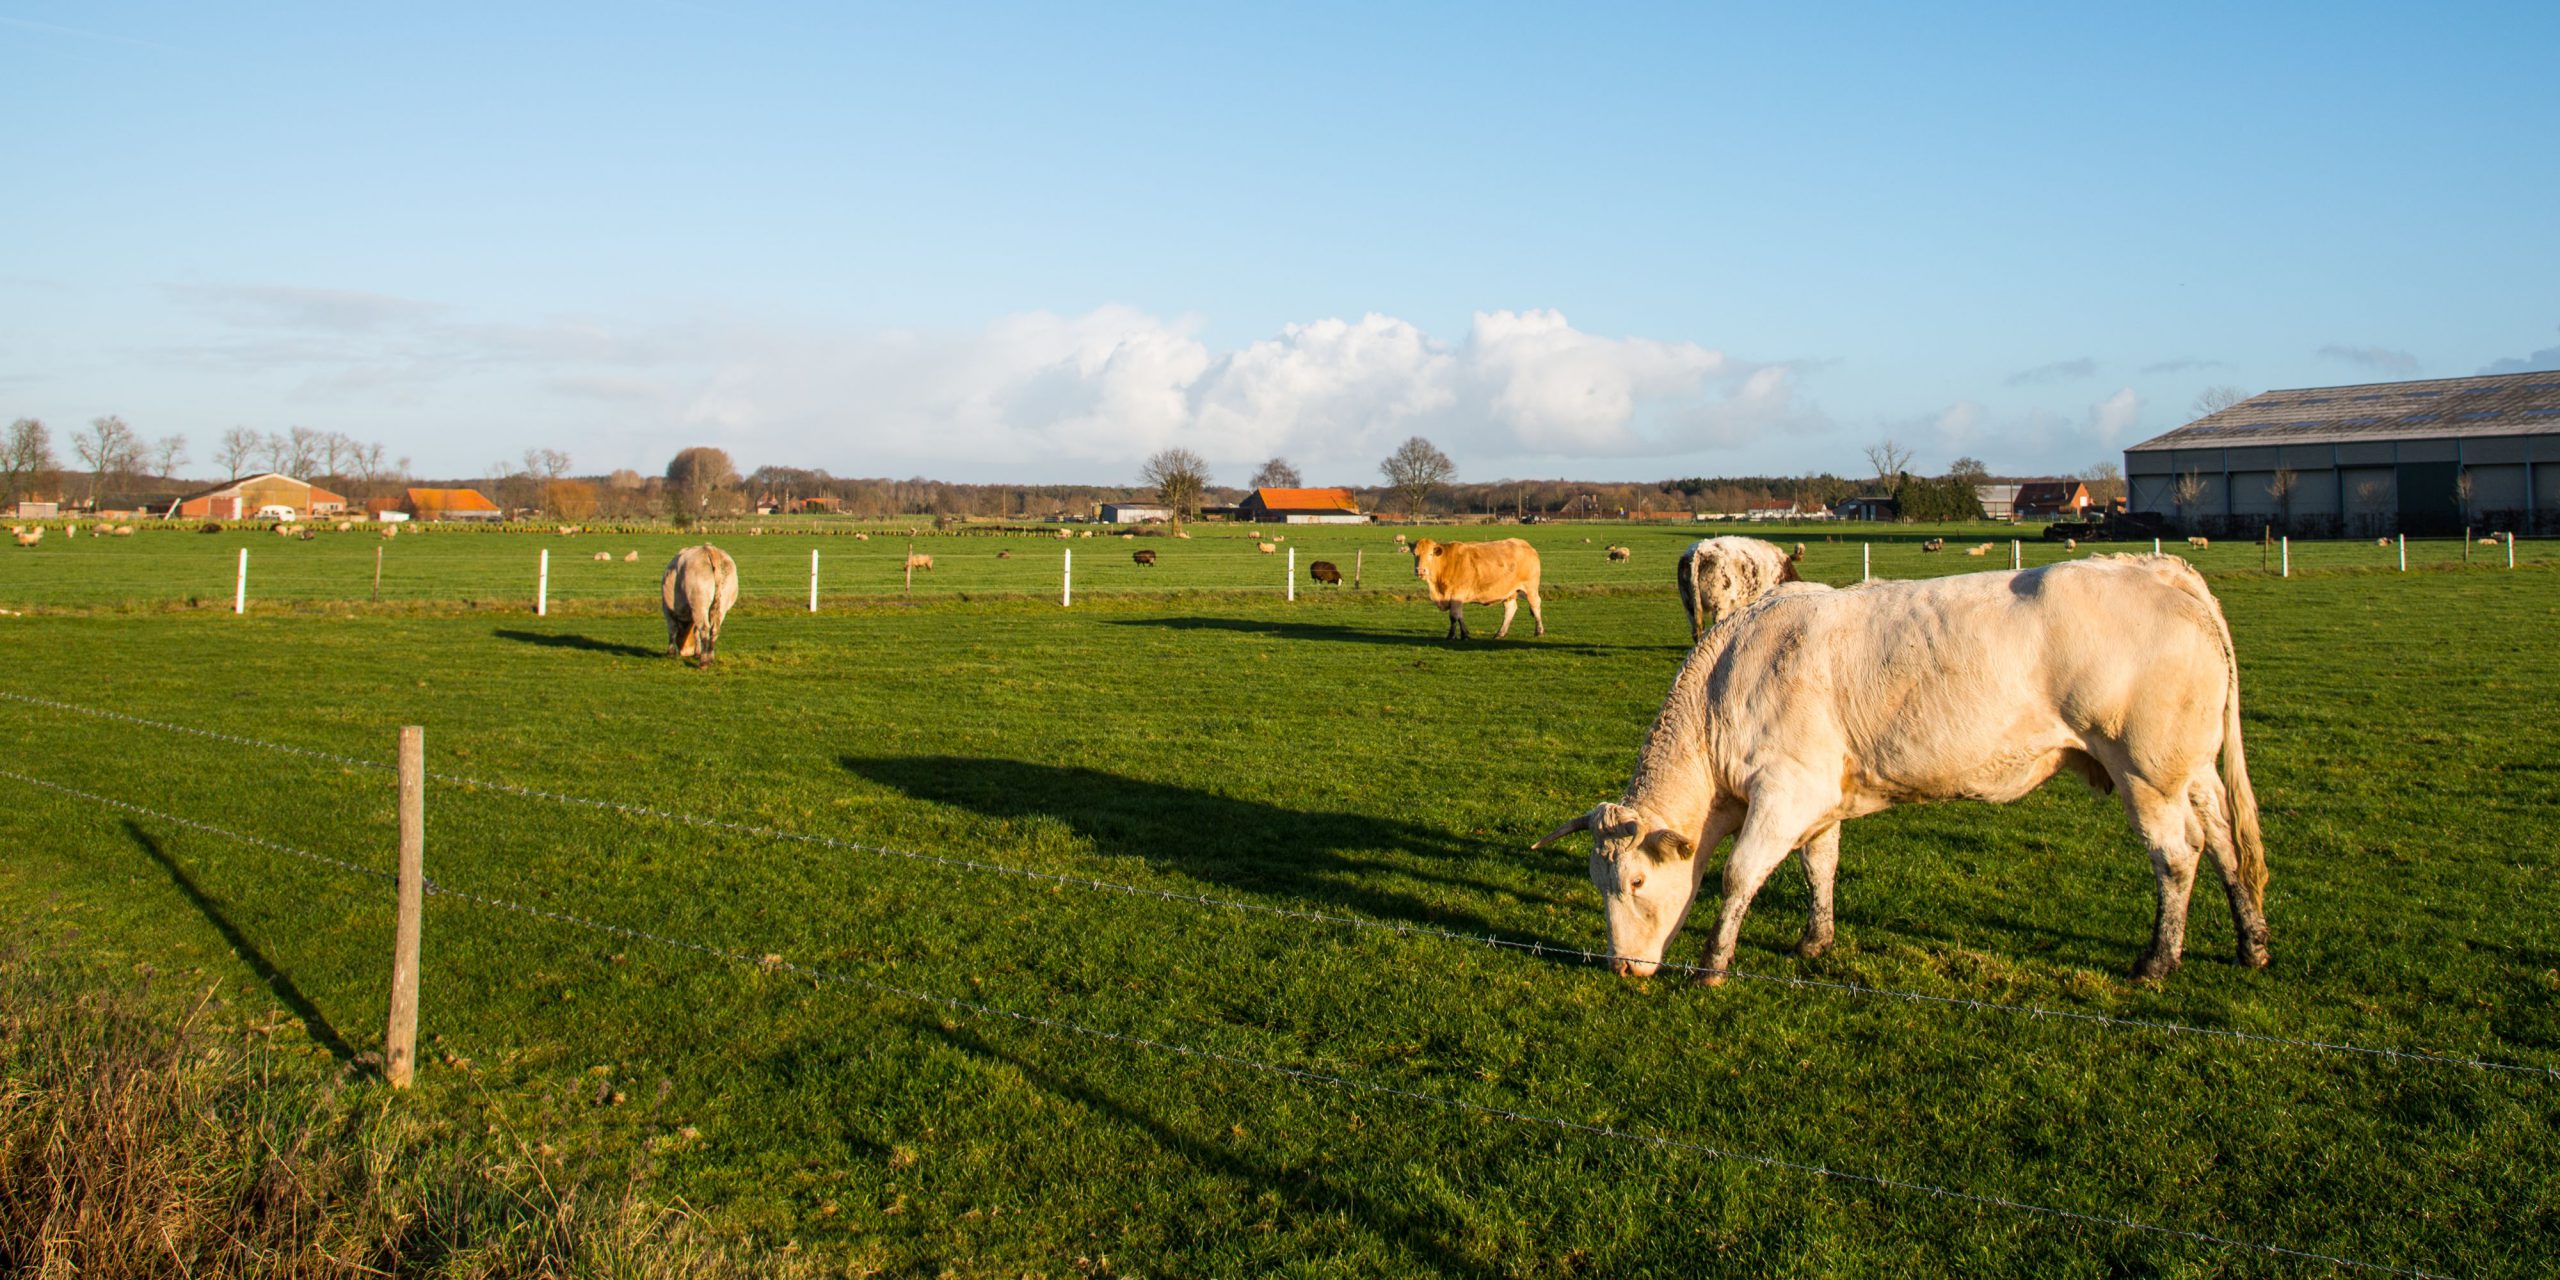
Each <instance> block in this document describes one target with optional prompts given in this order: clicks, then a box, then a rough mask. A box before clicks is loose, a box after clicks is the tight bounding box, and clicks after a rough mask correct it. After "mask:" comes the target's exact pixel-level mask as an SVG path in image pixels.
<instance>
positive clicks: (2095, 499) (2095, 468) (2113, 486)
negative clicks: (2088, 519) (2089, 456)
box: [2080, 462, 2124, 509]
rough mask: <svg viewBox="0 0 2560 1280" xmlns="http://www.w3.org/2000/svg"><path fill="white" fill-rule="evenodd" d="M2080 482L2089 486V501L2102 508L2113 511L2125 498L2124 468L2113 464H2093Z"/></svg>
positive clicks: (2081, 477)
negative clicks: (2117, 502) (2117, 500)
mask: <svg viewBox="0 0 2560 1280" xmlns="http://www.w3.org/2000/svg"><path fill="white" fill-rule="evenodd" d="M2080 482H2081V483H2083V484H2086V485H2088V486H2089V501H2090V502H2092V503H2094V504H2096V505H2097V506H2099V507H2102V508H2109V509H2112V508H2113V507H2114V506H2115V504H2116V499H2118V498H2121V497H2123V496H2124V468H2123V467H2120V466H2117V465H2116V464H2115V463H2112V462H2100V463H2093V464H2091V466H2090V467H2089V469H2088V470H2086V471H2083V472H2081V473H2080Z"/></svg>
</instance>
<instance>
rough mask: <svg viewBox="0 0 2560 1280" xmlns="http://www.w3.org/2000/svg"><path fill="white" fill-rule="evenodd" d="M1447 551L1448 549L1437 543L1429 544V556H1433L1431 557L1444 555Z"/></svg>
mask: <svg viewBox="0 0 2560 1280" xmlns="http://www.w3.org/2000/svg"><path fill="white" fill-rule="evenodd" d="M1448 550H1449V549H1448V548H1447V547H1444V546H1441V545H1440V544H1439V543H1436V542H1435V543H1433V544H1431V554H1433V555H1435V556H1436V555H1441V554H1444V553H1446V552H1447V551H1448Z"/></svg>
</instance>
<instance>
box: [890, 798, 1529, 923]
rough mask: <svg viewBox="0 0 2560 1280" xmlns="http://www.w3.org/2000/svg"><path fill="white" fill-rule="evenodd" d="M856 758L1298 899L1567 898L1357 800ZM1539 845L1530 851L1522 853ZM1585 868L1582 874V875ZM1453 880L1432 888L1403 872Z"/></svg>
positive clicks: (970, 806) (1409, 906)
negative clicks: (1268, 797) (1285, 803)
mask: <svg viewBox="0 0 2560 1280" xmlns="http://www.w3.org/2000/svg"><path fill="white" fill-rule="evenodd" d="M843 763H844V767H845V768H846V769H847V770H850V771H851V772H853V773H855V774H858V775H860V776H862V777H864V778H868V779H870V780H871V781H873V782H876V783H879V784H880V785H882V786H885V787H891V788H895V789H896V790H898V791H902V792H904V793H906V794H907V795H909V796H911V797H913V798H915V799H918V800H925V801H930V802H932V803H934V804H941V805H950V806H953V807H955V808H960V809H966V810H969V811H971V812H973V813H977V814H980V815H982V816H984V817H988V818H993V819H996V820H998V821H1003V822H1020V821H1025V820H1030V819H1039V818H1047V819H1051V820H1054V821H1057V822H1062V823H1064V824H1066V826H1067V827H1068V828H1069V829H1071V830H1072V831H1074V832H1075V834H1076V835H1077V836H1079V837H1081V838H1083V839H1084V840H1086V841H1089V842H1090V843H1091V844H1092V846H1093V848H1094V851H1095V852H1096V853H1100V854H1102V855H1104V856H1106V857H1132V858H1139V859H1142V860H1144V861H1145V862H1146V863H1147V864H1148V865H1149V866H1152V867H1155V868H1157V869H1158V870H1163V871H1170V872H1174V873H1176V874H1179V875H1182V876H1185V877H1188V878H1190V879H1192V880H1196V881H1201V882H1204V883H1207V884H1211V885H1215V886H1218V887H1219V888H1221V889H1225V890H1231V891H1235V892H1240V893H1246V894H1253V895H1268V896H1271V897H1277V898H1284V899H1289V900H1291V901H1294V902H1300V903H1308V904H1313V905H1316V906H1318V907H1320V908H1336V909H1340V910H1344V911H1350V912H1356V913H1358V914H1360V915H1363V916H1367V917H1371V918H1374V919H1380V920H1390V921H1401V922H1407V923H1412V924H1417V925H1426V926H1429V927H1432V928H1438V929H1448V930H1452V931H1455V932H1459V933H1468V934H1476V935H1482V934H1486V933H1497V932H1498V933H1501V934H1502V935H1503V936H1505V937H1510V938H1514V939H1517V940H1518V941H1520V942H1523V943H1532V942H1534V943H1542V944H1544V945H1546V946H1549V947H1562V946H1564V945H1565V944H1562V943H1559V942H1558V941H1557V940H1555V939H1553V938H1542V937H1537V936H1534V935H1531V934H1528V933H1523V932H1520V931H1518V930H1516V929H1498V928H1497V927H1496V926H1495V925H1494V924H1493V923H1492V922H1490V921H1488V920H1487V919H1486V918H1485V917H1484V916H1482V915H1480V914H1478V913H1477V912H1475V911H1473V910H1470V909H1468V908H1467V907H1465V906H1463V905H1457V904H1453V903H1452V902H1451V901H1450V899H1451V898H1453V897H1485V898H1491V897H1494V896H1497V895H1508V896H1511V897H1515V898H1518V899H1520V900H1523V901H1528V902H1541V903H1543V902H1564V901H1566V894H1567V892H1569V891H1568V890H1567V889H1566V887H1565V886H1563V885H1561V884H1560V883H1556V882H1555V877H1550V876H1546V875H1543V874H1541V875H1539V876H1537V877H1536V878H1535V879H1534V880H1533V881H1532V882H1531V883H1528V884H1522V883H1519V882H1512V883H1497V882H1495V881H1492V880H1488V879H1484V878H1481V877H1479V876H1476V875H1471V874H1469V873H1468V872H1467V870H1466V869H1465V868H1466V866H1467V864H1468V862H1469V861H1470V859H1471V858H1472V857H1473V856H1474V855H1476V854H1477V853H1479V852H1480V850H1479V849H1476V848H1472V847H1470V846H1469V845H1468V844H1467V843H1465V842H1462V841H1461V840H1459V839H1458V838H1457V837H1455V836H1452V835H1450V834H1449V833H1447V832H1445V831H1440V830H1437V829H1434V828H1431V827H1427V826H1423V825H1420V824H1418V823H1412V822H1404V821H1399V820H1397V819H1394V818H1380V817H1374V816H1371V815H1368V814H1359V813H1334V812H1323V811H1308V810H1298V809H1286V808H1282V807H1280V806H1278V805H1273V804H1265V803H1262V802H1260V801H1256V800H1240V799H1235V798H1233V797H1229V796H1221V795H1217V794H1214V793H1212V792H1208V791H1201V790H1196V789H1194V788H1190V787H1181V786H1175V785H1173V784H1170V783H1164V782H1150V781H1147V780H1144V779H1140V778H1127V777H1121V776H1119V775H1117V774H1110V773H1104V772H1101V771H1100V770H1096V769H1085V768H1078V767H1073V766H1065V765H1047V764H1031V763H1026V762H1023V761H1018V760H988V759H975V758H963V757H958V756H889V757H863V756H845V757H843ZM1524 856H1531V855H1524ZM1576 879H1579V877H1577V878H1576ZM1399 881H1401V882H1406V883H1411V882H1414V881H1419V882H1422V884H1425V885H1434V886H1440V887H1443V888H1446V889H1450V890H1455V891H1457V892H1456V893H1454V894H1428V895H1426V894H1424V893H1421V892H1413V891H1407V890H1405V889H1402V888H1399V887H1397V886H1396V882H1399Z"/></svg>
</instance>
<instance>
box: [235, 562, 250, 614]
mask: <svg viewBox="0 0 2560 1280" xmlns="http://www.w3.org/2000/svg"><path fill="white" fill-rule="evenodd" d="M231 611H232V612H233V613H247V612H248V611H249V549H248V548H247V547H242V548H240V577H239V578H238V579H237V580H236V581H234V582H233V583H232V584H231Z"/></svg>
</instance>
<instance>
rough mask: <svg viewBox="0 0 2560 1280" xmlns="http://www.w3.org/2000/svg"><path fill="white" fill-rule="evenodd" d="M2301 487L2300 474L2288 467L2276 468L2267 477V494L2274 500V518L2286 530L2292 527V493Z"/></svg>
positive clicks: (2290, 529) (2288, 530) (2289, 530)
mask: <svg viewBox="0 0 2560 1280" xmlns="http://www.w3.org/2000/svg"><path fill="white" fill-rule="evenodd" d="M2301 487H2302V476H2301V474H2300V473H2298V472H2296V471H2293V470H2292V469H2290V468H2282V467H2280V468H2278V469H2277V470H2276V471H2275V473H2274V474H2272V475H2270V476H2268V477H2267V496H2268V497H2270V498H2273V499H2275V500H2276V520H2277V522H2278V523H2280V524H2282V525H2283V526H2284V527H2285V530H2286V531H2287V532H2291V531H2292V529H2293V493H2294V490H2296V489H2299V488H2301Z"/></svg>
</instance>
